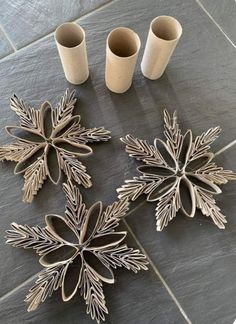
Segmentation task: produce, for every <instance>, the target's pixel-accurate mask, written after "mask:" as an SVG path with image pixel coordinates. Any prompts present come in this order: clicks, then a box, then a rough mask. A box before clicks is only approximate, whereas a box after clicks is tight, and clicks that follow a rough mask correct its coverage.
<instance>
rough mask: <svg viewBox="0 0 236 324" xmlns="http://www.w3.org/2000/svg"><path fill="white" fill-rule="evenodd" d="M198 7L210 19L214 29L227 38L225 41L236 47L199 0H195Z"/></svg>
mask: <svg viewBox="0 0 236 324" xmlns="http://www.w3.org/2000/svg"><path fill="white" fill-rule="evenodd" d="M196 2H197V4H198V5H199V7H200V8H201V9H202V10H203V11H204V12H205V14H206V15H207V16H208V17H209V18H210V19H211V21H212V22H213V23H214V24H215V25H216V27H217V28H218V29H219V30H220V31H221V32H222V34H223V35H224V36H225V37H226V38H227V40H228V41H229V42H230V44H231V45H232V46H233V47H234V48H236V45H235V44H234V42H233V41H232V40H231V39H230V38H229V36H228V35H227V34H226V33H225V31H224V29H223V28H222V27H220V25H219V24H218V23H217V22H216V21H215V19H214V18H213V17H212V15H211V14H210V13H209V12H208V11H207V10H206V8H205V7H204V6H203V4H202V3H201V1H200V0H196Z"/></svg>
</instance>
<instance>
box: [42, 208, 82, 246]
mask: <svg viewBox="0 0 236 324" xmlns="http://www.w3.org/2000/svg"><path fill="white" fill-rule="evenodd" d="M45 222H46V225H47V229H48V230H49V231H50V232H51V233H52V234H53V235H54V236H55V237H57V238H58V240H59V241H63V242H69V243H71V244H78V241H79V238H78V236H77V233H76V232H75V231H74V229H73V228H72V227H70V226H69V225H68V223H67V222H66V221H65V219H64V217H62V216H60V215H55V214H50V215H46V216H45Z"/></svg>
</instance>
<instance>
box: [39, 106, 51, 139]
mask: <svg viewBox="0 0 236 324" xmlns="http://www.w3.org/2000/svg"><path fill="white" fill-rule="evenodd" d="M40 112H41V113H40V118H41V125H42V134H43V136H44V137H45V138H46V139H49V138H50V137H51V135H52V130H53V120H52V106H51V104H50V102H48V101H45V102H44V103H43V104H42V105H41V107H40Z"/></svg>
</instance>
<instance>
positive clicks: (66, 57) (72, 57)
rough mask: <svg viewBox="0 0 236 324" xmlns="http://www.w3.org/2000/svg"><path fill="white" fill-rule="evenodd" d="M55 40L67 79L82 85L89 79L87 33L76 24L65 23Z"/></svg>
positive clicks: (59, 29) (57, 31) (58, 29)
mask: <svg viewBox="0 0 236 324" xmlns="http://www.w3.org/2000/svg"><path fill="white" fill-rule="evenodd" d="M55 40H56V44H57V48H58V52H59V55H60V58H61V63H62V66H63V70H64V73H65V76H66V79H67V80H68V81H69V82H70V83H73V84H81V83H83V82H85V81H86V80H87V79H88V77H89V69H88V59H87V51H86V42H85V32H84V30H83V28H82V27H80V26H79V25H77V24H76V23H64V24H62V25H60V26H59V27H58V28H57V29H56V31H55Z"/></svg>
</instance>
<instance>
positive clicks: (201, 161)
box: [185, 153, 214, 172]
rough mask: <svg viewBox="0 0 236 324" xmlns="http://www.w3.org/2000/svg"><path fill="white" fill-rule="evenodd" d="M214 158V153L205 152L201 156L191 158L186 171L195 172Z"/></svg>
mask: <svg viewBox="0 0 236 324" xmlns="http://www.w3.org/2000/svg"><path fill="white" fill-rule="evenodd" d="M213 158H214V154H213V153H204V154H202V155H201V156H199V157H197V158H195V159H191V160H190V161H189V162H188V164H187V165H186V168H185V169H186V172H194V171H197V170H199V169H201V168H202V167H204V166H206V165H207V164H208V163H210V162H211V160H212V159H213Z"/></svg>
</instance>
